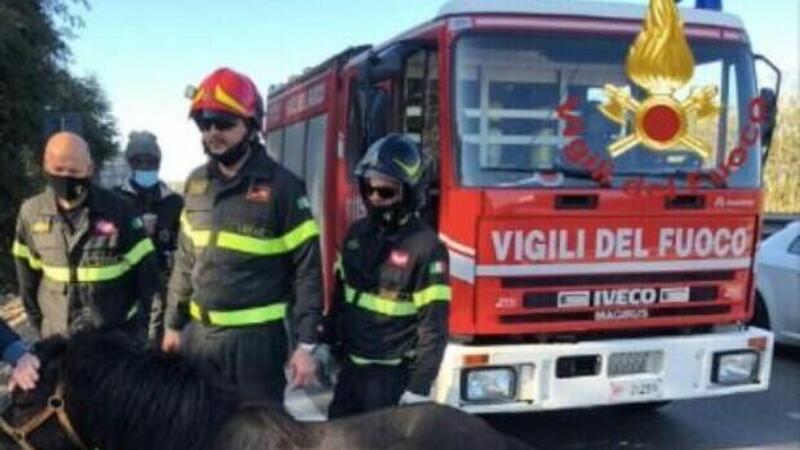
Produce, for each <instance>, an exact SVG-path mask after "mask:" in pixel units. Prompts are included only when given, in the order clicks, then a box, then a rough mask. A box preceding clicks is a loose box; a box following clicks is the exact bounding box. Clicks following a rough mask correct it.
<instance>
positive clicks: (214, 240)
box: [166, 145, 322, 343]
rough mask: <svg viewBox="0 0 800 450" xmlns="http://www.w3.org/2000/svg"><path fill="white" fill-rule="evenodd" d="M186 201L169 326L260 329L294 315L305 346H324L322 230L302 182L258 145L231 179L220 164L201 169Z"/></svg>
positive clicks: (189, 185) (170, 295) (191, 181)
mask: <svg viewBox="0 0 800 450" xmlns="http://www.w3.org/2000/svg"><path fill="white" fill-rule="evenodd" d="M184 197H185V202H186V206H185V208H184V213H183V215H182V216H181V231H180V234H179V236H178V251H177V253H176V256H175V267H174V269H173V271H172V277H171V279H170V285H169V293H168V303H169V306H168V309H167V317H166V325H167V327H169V328H172V329H175V330H180V329H181V328H183V326H184V325H185V324H186V323H187V321H189V320H191V319H195V320H200V321H203V322H204V323H207V324H210V325H214V326H221V327H236V326H247V325H257V324H262V323H269V322H274V321H276V320H280V319H283V317H284V315H285V314H286V312H287V310H290V311H291V312H292V314H293V320H292V326H293V329H294V331H295V333H296V334H297V337H298V339H299V340H300V342H306V343H314V342H316V341H317V333H318V331H317V326H318V323H319V320H320V315H321V309H322V297H321V291H320V289H321V284H322V283H321V265H320V254H319V252H320V250H319V231H318V228H317V225H316V223H315V222H314V219H313V218H312V217H311V209H310V206H309V203H308V199H307V197H306V193H305V187H304V186H303V183H302V181H301V180H299V179H298V178H297V177H296V176H294V175H293V174H291V173H290V172H289V171H288V170H286V169H284V168H283V167H282V166H280V165H279V164H277V163H276V162H275V161H273V160H272V159H271V158H270V157H269V156H268V155H267V153H266V150H265V149H264V147H263V146H260V145H258V146H256V147H255V148H254V149H253V151H252V152H251V154H250V155H249V156H248V160H247V161H246V162H245V164H244V165H243V166H242V167H241V169H240V170H239V172H238V173H237V175H236V176H235V177H234V178H233V179H231V180H224V178H223V177H222V176H221V174H219V173H218V169H217V168H216V166H215V165H214V164H206V165H203V166H201V167H199V168H198V169H196V170H195V171H194V172H192V174H191V175H190V176H189V179H188V180H187V182H186V187H185V196H184Z"/></svg>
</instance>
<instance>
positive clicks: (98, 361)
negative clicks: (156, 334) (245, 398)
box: [41, 331, 236, 450]
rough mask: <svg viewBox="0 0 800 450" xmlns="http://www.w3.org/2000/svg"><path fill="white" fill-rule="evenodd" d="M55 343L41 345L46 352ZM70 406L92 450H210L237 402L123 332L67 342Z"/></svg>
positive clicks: (64, 370)
mask: <svg viewBox="0 0 800 450" xmlns="http://www.w3.org/2000/svg"><path fill="white" fill-rule="evenodd" d="M59 342H60V341H58V340H56V341H53V342H52V343H51V342H48V341H44V342H43V343H42V346H41V347H42V350H43V351H42V354H43V355H46V354H47V353H48V347H50V346H52V345H53V344H55V346H56V347H61V348H63V347H64V346H63V344H59ZM60 365H61V369H60V371H61V381H63V382H64V383H65V402H66V404H67V405H68V409H69V411H68V412H69V413H70V415H71V416H75V417H74V418H73V417H71V418H72V419H73V421H74V423H75V427H76V429H77V430H79V431H78V432H79V434H80V433H81V432H83V434H85V435H86V436H91V437H92V439H91V440H89V439H86V440H87V441H89V442H86V444H87V445H88V446H89V447H90V448H106V449H107V448H111V449H115V450H141V449H159V450H178V449H186V450H206V449H209V448H212V446H213V444H214V438H215V437H216V436H217V434H218V432H219V430H220V429H221V428H222V426H223V424H224V423H225V421H226V420H227V419H228V418H229V417H230V416H231V414H232V413H233V411H234V408H235V403H236V398H235V396H234V394H233V393H231V392H229V391H227V390H225V389H224V388H223V387H222V385H221V384H220V383H217V382H215V381H214V380H213V378H210V377H209V374H207V373H202V372H201V371H200V370H199V369H198V368H197V367H195V366H194V365H192V364H190V363H189V362H187V361H186V360H183V359H180V358H178V357H176V356H172V355H168V354H165V353H162V352H160V351H156V350H146V349H143V348H142V347H141V343H139V342H137V341H135V340H134V339H132V338H131V337H130V335H126V334H123V333H120V332H101V331H89V332H83V333H79V334H77V335H75V336H73V337H71V338H69V340H67V341H66V349H65V353H64V358H63V360H62V361H61V363H60Z"/></svg>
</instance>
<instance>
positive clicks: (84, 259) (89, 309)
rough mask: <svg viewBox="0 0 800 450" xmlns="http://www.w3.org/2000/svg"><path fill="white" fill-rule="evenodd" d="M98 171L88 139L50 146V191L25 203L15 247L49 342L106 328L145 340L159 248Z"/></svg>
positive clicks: (62, 138) (63, 139) (34, 316)
mask: <svg viewBox="0 0 800 450" xmlns="http://www.w3.org/2000/svg"><path fill="white" fill-rule="evenodd" d="M92 169H93V166H92V160H91V156H90V155H89V148H88V146H87V144H86V142H85V141H84V140H83V139H82V138H81V137H80V136H78V135H76V134H72V133H69V132H61V133H58V134H55V135H54V136H53V137H52V138H50V140H49V141H48V142H47V145H46V147H45V154H44V172H45V176H46V179H47V184H48V187H47V188H46V189H45V191H44V192H42V193H41V194H39V195H36V196H34V197H32V198H30V199H28V200H26V201H25V202H24V203H23V205H22V208H21V209H20V212H19V217H18V220H17V229H16V236H15V241H14V246H13V248H12V254H13V255H14V257H15V258H14V259H15V262H16V268H17V277H18V281H19V286H20V290H21V297H22V302H23V305H24V306H25V310H26V312H27V314H28V318H29V319H30V321H31V323H32V324H33V325H34V327H35V328H36V329H37V330H38V331H39V333H40V334H41V335H42V336H43V337H46V336H50V335H53V334H59V333H60V334H65V333H66V334H69V333H73V332H76V331H79V330H83V329H89V328H99V327H103V328H119V329H122V330H125V331H128V332H130V333H131V334H132V335H134V336H136V337H137V338H142V339H143V338H144V336H145V335H146V333H147V327H148V321H149V316H150V314H149V312H150V307H151V304H152V298H153V295H154V294H155V292H156V290H157V289H158V281H159V280H158V272H157V267H156V260H155V252H154V248H153V244H152V242H151V241H150V239H149V238H147V236H145V234H144V230H143V225H142V222H141V219H140V218H139V217H138V216H137V215H136V214H135V213H134V211H133V210H132V208H131V207H130V205H128V203H127V202H125V201H123V200H122V199H121V198H120V197H119V196H117V195H116V194H114V193H112V192H110V191H107V190H105V189H103V188H101V187H99V186H96V185H94V184H92V183H91V181H90V176H91V175H92Z"/></svg>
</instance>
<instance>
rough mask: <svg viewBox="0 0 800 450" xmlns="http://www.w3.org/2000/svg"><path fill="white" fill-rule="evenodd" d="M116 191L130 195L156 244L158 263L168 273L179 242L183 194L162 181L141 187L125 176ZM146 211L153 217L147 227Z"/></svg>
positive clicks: (129, 197) (128, 196) (148, 233)
mask: <svg viewBox="0 0 800 450" xmlns="http://www.w3.org/2000/svg"><path fill="white" fill-rule="evenodd" d="M117 192H118V193H119V194H121V195H122V196H123V197H125V198H127V199H129V200H130V201H131V202H132V203H133V204H134V205H135V206H136V209H137V211H138V212H139V213H140V214H141V215H142V220H143V222H144V224H145V233H146V234H147V235H148V236H149V237H150V239H151V240H152V241H153V245H155V247H156V257H157V258H158V267H159V269H161V271H162V272H163V273H164V274H168V273H169V270H170V269H171V266H172V259H173V256H174V254H175V249H176V248H177V243H178V228H179V227H180V217H181V211H182V210H183V198H181V196H180V195H179V194H178V193H176V192H174V191H173V190H171V189H170V188H169V187H167V185H166V184H164V183H163V182H159V183H158V184H157V185H156V186H154V187H153V188H151V189H143V188H140V187H138V186H134V185H133V183H132V182H131V181H130V180H128V182H126V183H125V184H124V185H122V186H121V187H120V188H119V189H118V190H117ZM149 215H153V216H154V218H155V222H154V226H153V227H152V229H148V220H149V217H148V216H149Z"/></svg>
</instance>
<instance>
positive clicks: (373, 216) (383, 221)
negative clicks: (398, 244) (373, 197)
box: [361, 187, 413, 231]
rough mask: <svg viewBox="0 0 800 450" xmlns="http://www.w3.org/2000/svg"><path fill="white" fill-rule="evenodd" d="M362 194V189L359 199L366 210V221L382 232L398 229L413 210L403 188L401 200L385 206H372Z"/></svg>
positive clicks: (406, 192)
mask: <svg viewBox="0 0 800 450" xmlns="http://www.w3.org/2000/svg"><path fill="white" fill-rule="evenodd" d="M364 193H365V192H364V189H363V188H362V189H361V198H362V199H363V200H364V206H365V207H366V209H367V219H368V220H369V221H370V222H372V223H373V224H374V225H377V226H378V227H380V228H383V229H384V230H388V231H391V230H395V229H397V228H398V227H400V226H401V225H402V224H404V223H405V222H406V220H407V219H408V216H409V215H410V214H411V212H412V210H413V208H412V204H411V203H410V202H409V200H408V199H409V194H408V191H407V189H406V188H405V187H404V188H403V198H402V200H400V201H399V202H395V203H392V204H391V205H386V206H376V205H374V204H373V203H372V201H370V199H369V198H367V197H366V196H365V195H364Z"/></svg>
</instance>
